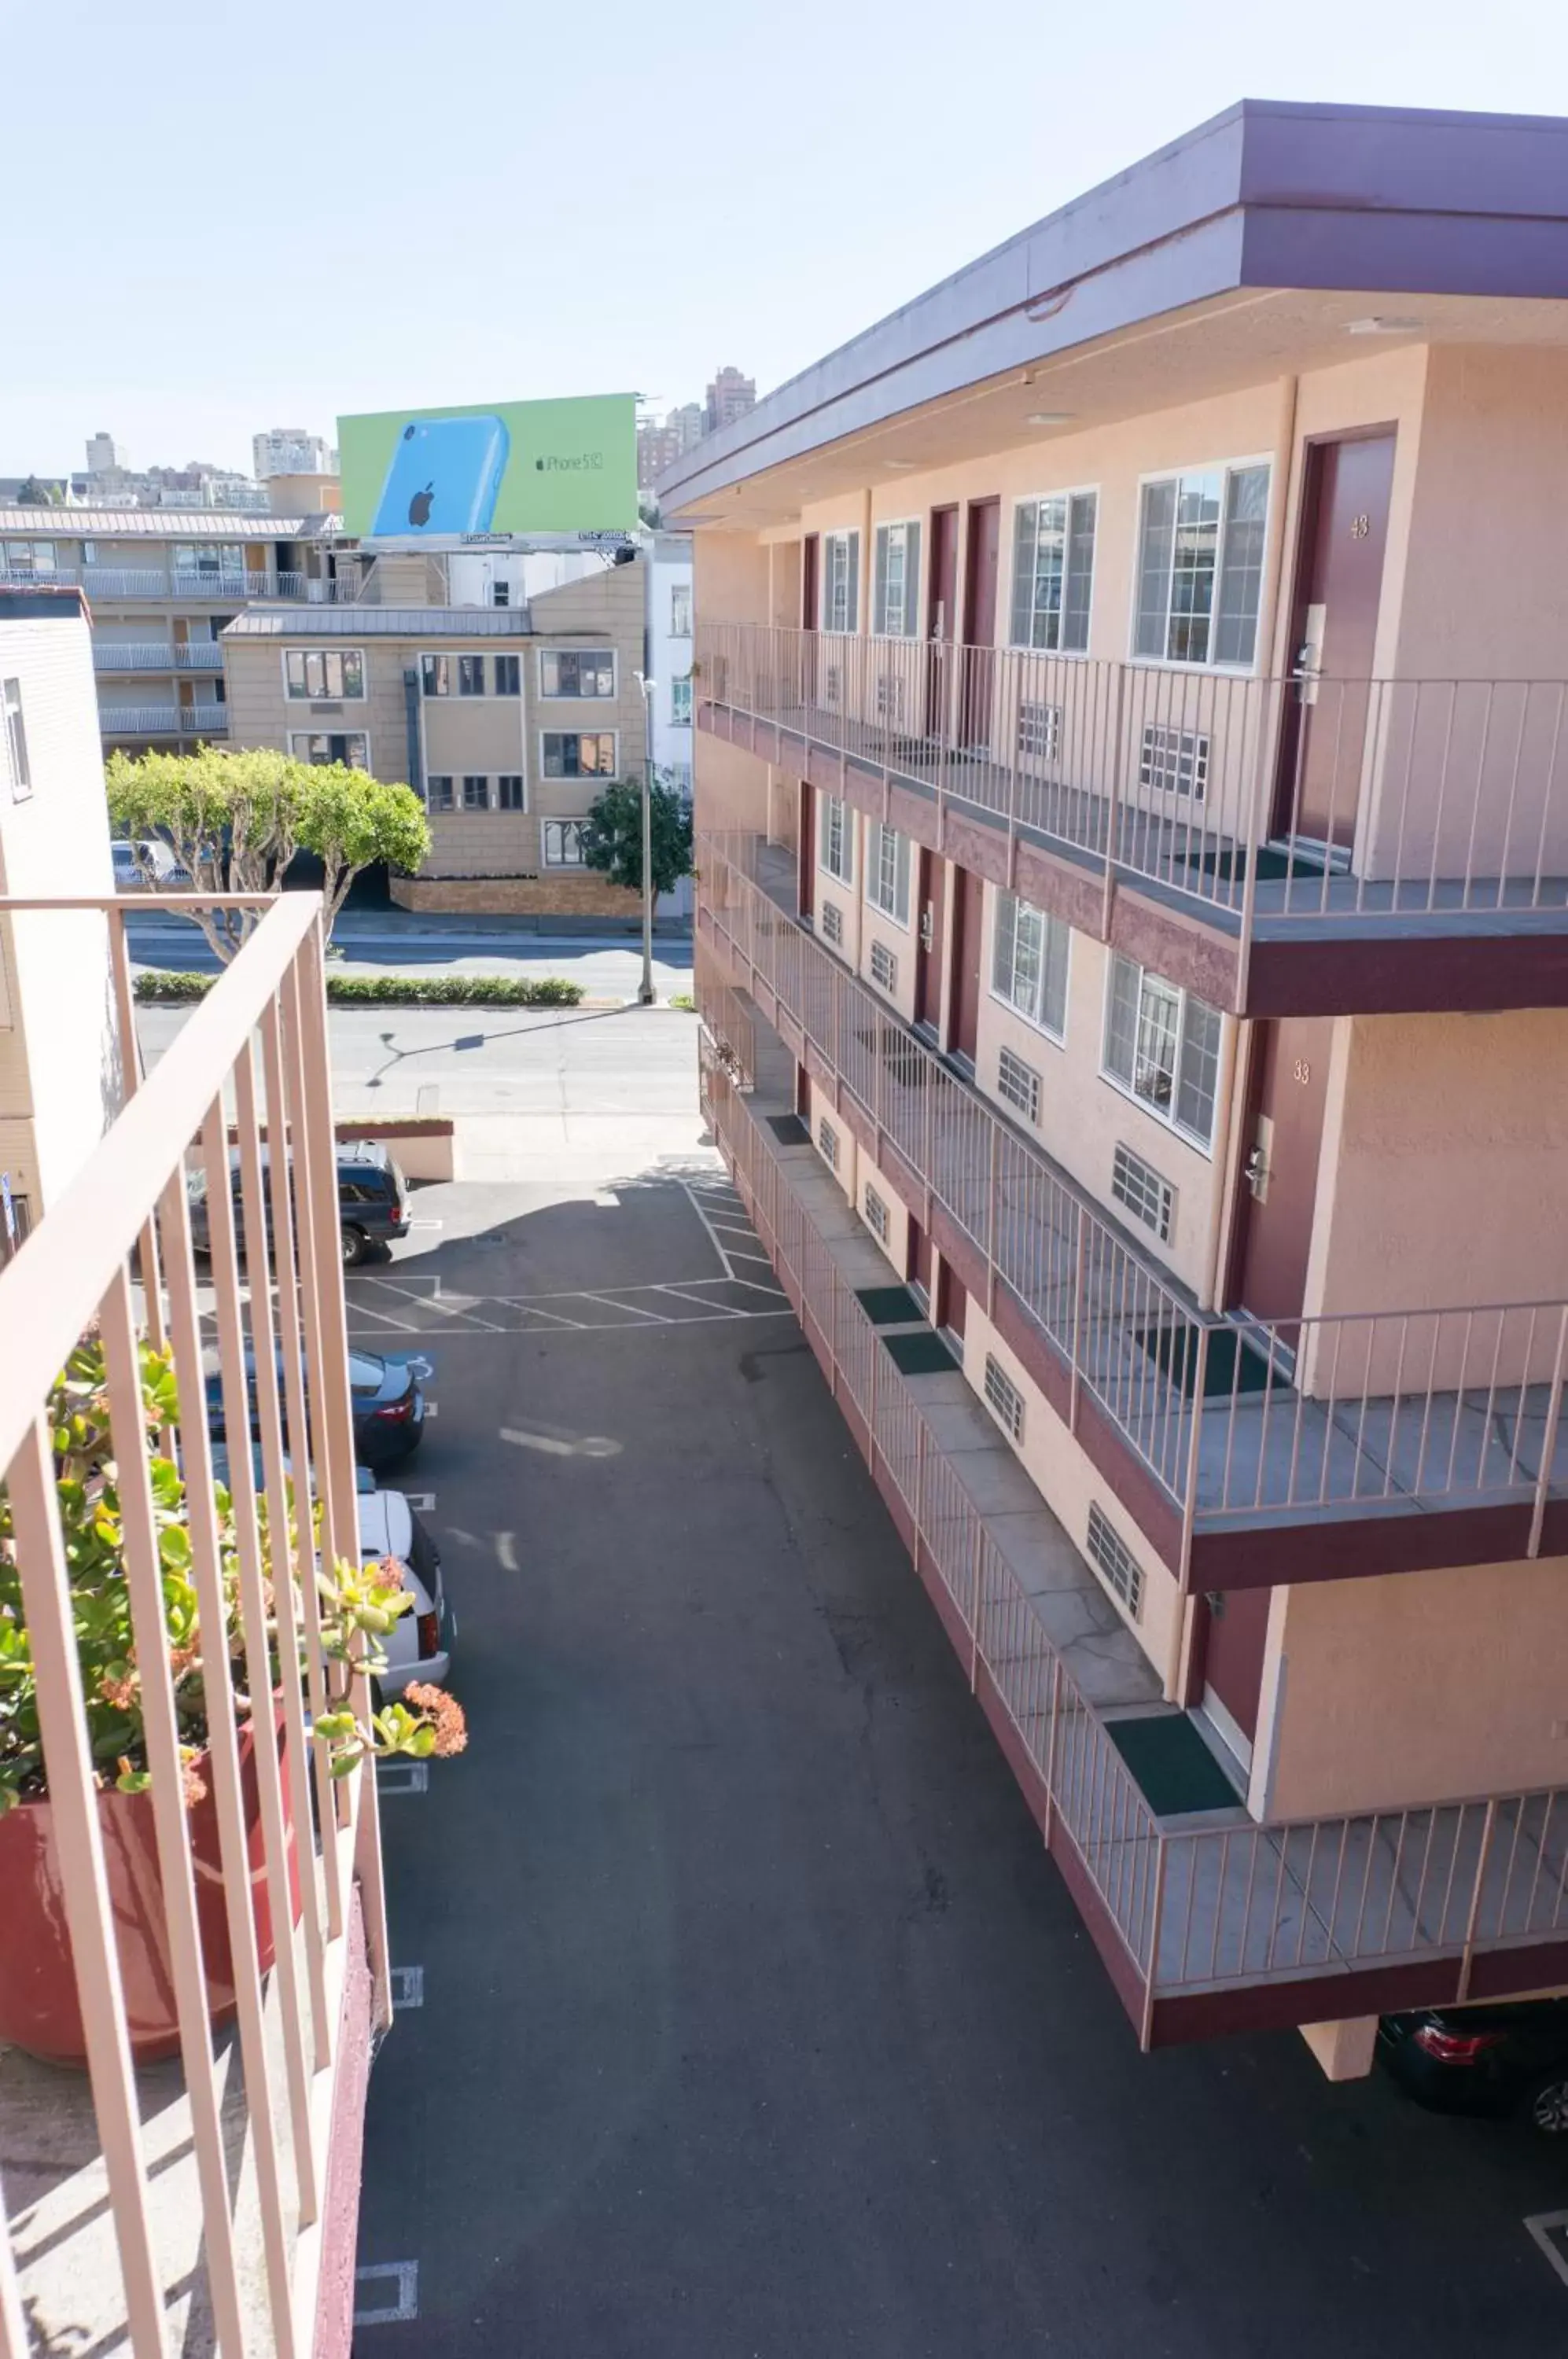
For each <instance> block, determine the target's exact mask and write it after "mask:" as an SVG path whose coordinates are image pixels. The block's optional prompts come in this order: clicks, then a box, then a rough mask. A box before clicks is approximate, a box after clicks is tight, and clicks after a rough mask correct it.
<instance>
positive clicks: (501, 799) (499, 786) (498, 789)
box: [495, 770, 528, 811]
mask: <svg viewBox="0 0 1568 2359" xmlns="http://www.w3.org/2000/svg"><path fill="white" fill-rule="evenodd" d="M495 808H496V810H510V811H520V810H527V809H528V803H527V800H526V799H525V797H524V792H523V774H522V772H521V770H503V771H502V772H501V774H500V776H499V777H498V778H497V779H496V781H495Z"/></svg>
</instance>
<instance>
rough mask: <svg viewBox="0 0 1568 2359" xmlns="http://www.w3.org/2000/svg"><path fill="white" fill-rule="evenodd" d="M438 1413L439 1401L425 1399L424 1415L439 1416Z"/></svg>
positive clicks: (439, 1412)
mask: <svg viewBox="0 0 1568 2359" xmlns="http://www.w3.org/2000/svg"><path fill="white" fill-rule="evenodd" d="M440 1414H441V1403H440V1402H439V1401H433V1400H427V1401H426V1403H425V1415H426V1416H427V1417H439V1416H440Z"/></svg>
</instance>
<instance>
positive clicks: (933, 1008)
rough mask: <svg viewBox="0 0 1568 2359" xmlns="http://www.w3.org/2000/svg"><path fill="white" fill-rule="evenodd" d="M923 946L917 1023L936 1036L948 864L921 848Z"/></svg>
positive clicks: (919, 952) (919, 961)
mask: <svg viewBox="0 0 1568 2359" xmlns="http://www.w3.org/2000/svg"><path fill="white" fill-rule="evenodd" d="M919 908H920V944H919V948H918V949H917V951H916V952H915V1022H916V1023H917V1024H918V1025H920V1026H922V1027H924V1028H925V1029H926V1030H928V1031H930V1032H931V1033H932V1034H933V1035H934V1034H935V1033H936V1032H937V1031H938V1029H939V1027H941V1024H942V951H943V949H944V947H945V944H946V935H947V863H946V861H945V860H943V859H942V855H941V854H940V853H935V852H932V851H931V850H929V849H928V848H927V846H926V845H924V844H922V845H921V846H920V901H919Z"/></svg>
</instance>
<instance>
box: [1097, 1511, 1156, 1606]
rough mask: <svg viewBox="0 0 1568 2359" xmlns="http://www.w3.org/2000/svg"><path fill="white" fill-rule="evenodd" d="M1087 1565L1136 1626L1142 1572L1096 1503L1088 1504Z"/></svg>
mask: <svg viewBox="0 0 1568 2359" xmlns="http://www.w3.org/2000/svg"><path fill="white" fill-rule="evenodd" d="M1089 1561H1090V1563H1091V1564H1092V1565H1093V1566H1094V1570H1095V1571H1096V1572H1097V1573H1098V1574H1099V1576H1100V1578H1101V1580H1102V1581H1103V1582H1105V1587H1106V1588H1107V1589H1108V1590H1109V1591H1110V1593H1111V1595H1112V1596H1113V1597H1119V1598H1120V1600H1121V1602H1122V1603H1123V1604H1124V1605H1125V1606H1126V1607H1127V1612H1128V1614H1131V1616H1132V1618H1133V1620H1134V1621H1135V1622H1137V1621H1138V1620H1139V1619H1140V1617H1141V1615H1142V1613H1143V1569H1142V1567H1141V1566H1140V1565H1139V1563H1138V1560H1137V1558H1136V1557H1135V1556H1134V1555H1133V1554H1132V1552H1131V1551H1130V1549H1128V1547H1127V1542H1126V1541H1125V1540H1124V1539H1123V1538H1122V1536H1121V1534H1120V1532H1118V1531H1117V1530H1116V1527H1115V1526H1114V1525H1113V1524H1112V1523H1111V1522H1110V1521H1109V1519H1108V1517H1106V1516H1105V1512H1104V1511H1103V1509H1102V1508H1101V1506H1100V1503H1099V1501H1098V1500H1097V1499H1092V1500H1091V1501H1090V1502H1089Z"/></svg>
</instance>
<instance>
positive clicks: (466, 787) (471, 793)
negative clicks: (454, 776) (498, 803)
mask: <svg viewBox="0 0 1568 2359" xmlns="http://www.w3.org/2000/svg"><path fill="white" fill-rule="evenodd" d="M489 808H490V781H489V779H488V778H487V777H474V776H473V775H472V774H471V775H470V776H469V777H465V778H464V779H463V810H489Z"/></svg>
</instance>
